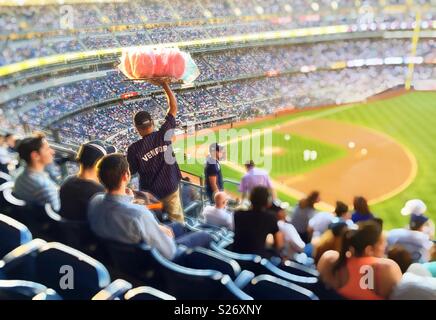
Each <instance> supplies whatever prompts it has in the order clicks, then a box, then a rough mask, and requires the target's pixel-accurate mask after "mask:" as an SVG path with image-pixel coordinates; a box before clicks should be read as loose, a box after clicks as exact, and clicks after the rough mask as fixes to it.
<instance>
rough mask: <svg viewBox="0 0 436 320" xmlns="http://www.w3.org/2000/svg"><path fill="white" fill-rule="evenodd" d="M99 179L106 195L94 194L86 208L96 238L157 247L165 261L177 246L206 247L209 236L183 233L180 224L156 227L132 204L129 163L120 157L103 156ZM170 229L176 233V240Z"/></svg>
mask: <svg viewBox="0 0 436 320" xmlns="http://www.w3.org/2000/svg"><path fill="white" fill-rule="evenodd" d="M98 177H99V179H100V181H101V183H102V184H103V185H104V187H105V188H106V193H103V194H97V195H95V196H94V197H93V198H92V200H91V201H90V203H89V207H88V220H89V223H90V227H91V230H92V231H93V232H94V233H95V234H96V235H97V236H99V237H101V238H103V239H110V240H114V241H119V242H123V243H128V244H129V243H130V244H136V243H142V242H145V243H147V244H148V245H150V246H151V247H156V248H157V250H159V252H161V253H162V255H163V256H165V257H166V258H167V259H172V258H174V257H175V255H176V244H183V245H185V246H187V247H196V246H208V245H209V243H210V241H211V237H210V235H209V234H208V233H206V232H194V233H189V234H183V233H182V232H180V231H182V230H181V229H182V228H180V226H181V225H180V224H177V225H174V226H173V228H171V227H170V226H165V225H162V224H159V223H158V221H157V219H156V217H155V216H154V215H153V213H151V212H150V211H149V210H148V209H147V208H146V207H145V206H143V205H139V204H135V203H133V200H134V197H133V191H132V190H131V189H129V188H127V185H128V183H129V181H130V177H131V176H130V170H129V163H128V162H127V159H126V158H125V157H124V156H123V155H121V154H111V155H107V156H105V157H103V159H102V160H101V161H100V162H99V164H98ZM173 229H174V230H176V229H177V230H178V231H179V232H177V235H178V236H179V237H177V239H175V236H174V231H173Z"/></svg>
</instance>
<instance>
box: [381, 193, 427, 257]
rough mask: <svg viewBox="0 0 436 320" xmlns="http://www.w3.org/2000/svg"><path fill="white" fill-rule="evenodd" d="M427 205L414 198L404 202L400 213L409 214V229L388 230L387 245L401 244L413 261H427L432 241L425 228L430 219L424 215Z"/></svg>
mask: <svg viewBox="0 0 436 320" xmlns="http://www.w3.org/2000/svg"><path fill="white" fill-rule="evenodd" d="M426 210H427V206H426V205H425V204H424V202H423V201H421V200H418V199H414V200H409V201H407V202H406V204H405V206H404V208H403V209H402V210H401V214H402V215H410V222H409V229H407V228H402V229H393V230H391V231H389V234H388V237H387V242H388V247H391V246H393V245H394V244H400V245H402V246H403V247H404V248H405V249H406V250H407V251H409V253H410V254H411V256H412V259H413V261H414V262H427V261H428V259H429V252H430V249H431V247H432V246H433V242H432V241H431V239H430V236H429V234H428V233H427V232H424V231H425V229H426V228H428V227H429V226H430V229H431V225H432V223H431V220H429V218H428V217H427V216H425V215H424V213H425V211H426Z"/></svg>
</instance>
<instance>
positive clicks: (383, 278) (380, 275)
mask: <svg viewBox="0 0 436 320" xmlns="http://www.w3.org/2000/svg"><path fill="white" fill-rule="evenodd" d="M402 276H403V275H402V273H401V269H400V267H399V266H398V264H397V263H396V262H395V261H393V260H390V259H383V262H381V263H379V264H376V265H375V270H374V277H375V291H376V293H377V295H379V296H381V297H383V298H385V299H388V298H389V296H390V295H391V294H392V292H393V290H394V288H395V286H396V285H397V284H398V283H399V282H400V280H401V277H402Z"/></svg>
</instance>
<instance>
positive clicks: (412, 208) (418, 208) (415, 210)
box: [401, 199, 427, 216]
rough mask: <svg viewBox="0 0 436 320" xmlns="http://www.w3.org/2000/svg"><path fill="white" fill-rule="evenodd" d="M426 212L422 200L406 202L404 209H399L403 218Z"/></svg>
mask: <svg viewBox="0 0 436 320" xmlns="http://www.w3.org/2000/svg"><path fill="white" fill-rule="evenodd" d="M426 211H427V206H426V205H425V203H424V202H423V201H422V200H419V199H413V200H409V201H407V202H406V204H405V205H404V207H403V208H402V209H401V214H402V215H403V216H408V215H411V214H415V215H423V214H424V213H425V212H426Z"/></svg>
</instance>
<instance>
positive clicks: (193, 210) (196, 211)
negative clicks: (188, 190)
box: [183, 200, 202, 218]
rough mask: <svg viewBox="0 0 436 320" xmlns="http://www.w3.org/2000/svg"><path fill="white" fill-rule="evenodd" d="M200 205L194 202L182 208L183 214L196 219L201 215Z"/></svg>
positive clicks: (196, 201) (199, 202)
mask: <svg viewBox="0 0 436 320" xmlns="http://www.w3.org/2000/svg"><path fill="white" fill-rule="evenodd" d="M201 208H202V203H201V201H198V200H195V201H192V202H191V203H189V204H188V205H186V206H184V207H183V213H184V215H185V218H186V217H192V218H198V217H199V215H200V213H201Z"/></svg>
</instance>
